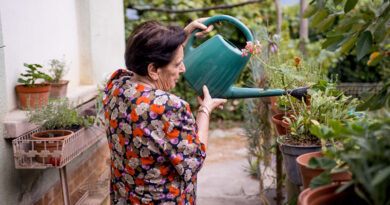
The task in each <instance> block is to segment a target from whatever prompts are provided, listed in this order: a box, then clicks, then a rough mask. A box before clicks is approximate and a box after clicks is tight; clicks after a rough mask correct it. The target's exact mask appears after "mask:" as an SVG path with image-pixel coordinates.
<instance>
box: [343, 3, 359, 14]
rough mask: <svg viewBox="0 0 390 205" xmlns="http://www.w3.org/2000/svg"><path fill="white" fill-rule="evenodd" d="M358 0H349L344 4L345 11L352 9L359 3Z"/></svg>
mask: <svg viewBox="0 0 390 205" xmlns="http://www.w3.org/2000/svg"><path fill="white" fill-rule="evenodd" d="M357 2H358V0H347V2H346V3H345V6H344V13H348V12H349V11H351V10H352V9H353V8H354V7H355V6H356V4H357Z"/></svg>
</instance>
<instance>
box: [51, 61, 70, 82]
mask: <svg viewBox="0 0 390 205" xmlns="http://www.w3.org/2000/svg"><path fill="white" fill-rule="evenodd" d="M49 65H50V69H49V72H50V74H51V77H52V78H53V79H52V80H51V81H50V82H55V83H58V82H59V81H60V80H61V79H62V78H63V77H64V75H65V74H66V72H67V71H68V70H67V69H66V68H65V67H66V64H65V62H64V61H60V60H57V59H52V60H50V62H49Z"/></svg>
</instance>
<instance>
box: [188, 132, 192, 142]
mask: <svg viewBox="0 0 390 205" xmlns="http://www.w3.org/2000/svg"><path fill="white" fill-rule="evenodd" d="M187 141H188V144H192V135H190V134H189V135H187Z"/></svg>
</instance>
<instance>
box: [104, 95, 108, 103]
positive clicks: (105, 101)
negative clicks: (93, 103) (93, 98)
mask: <svg viewBox="0 0 390 205" xmlns="http://www.w3.org/2000/svg"><path fill="white" fill-rule="evenodd" d="M107 101H108V96H107V97H106V98H105V99H104V100H103V104H104V105H106V104H107Z"/></svg>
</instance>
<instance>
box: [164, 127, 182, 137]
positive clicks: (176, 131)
mask: <svg viewBox="0 0 390 205" xmlns="http://www.w3.org/2000/svg"><path fill="white" fill-rule="evenodd" d="M166 134H167V135H168V138H169V139H175V138H176V137H178V136H179V134H180V131H179V130H178V129H173V130H172V132H169V133H166Z"/></svg>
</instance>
